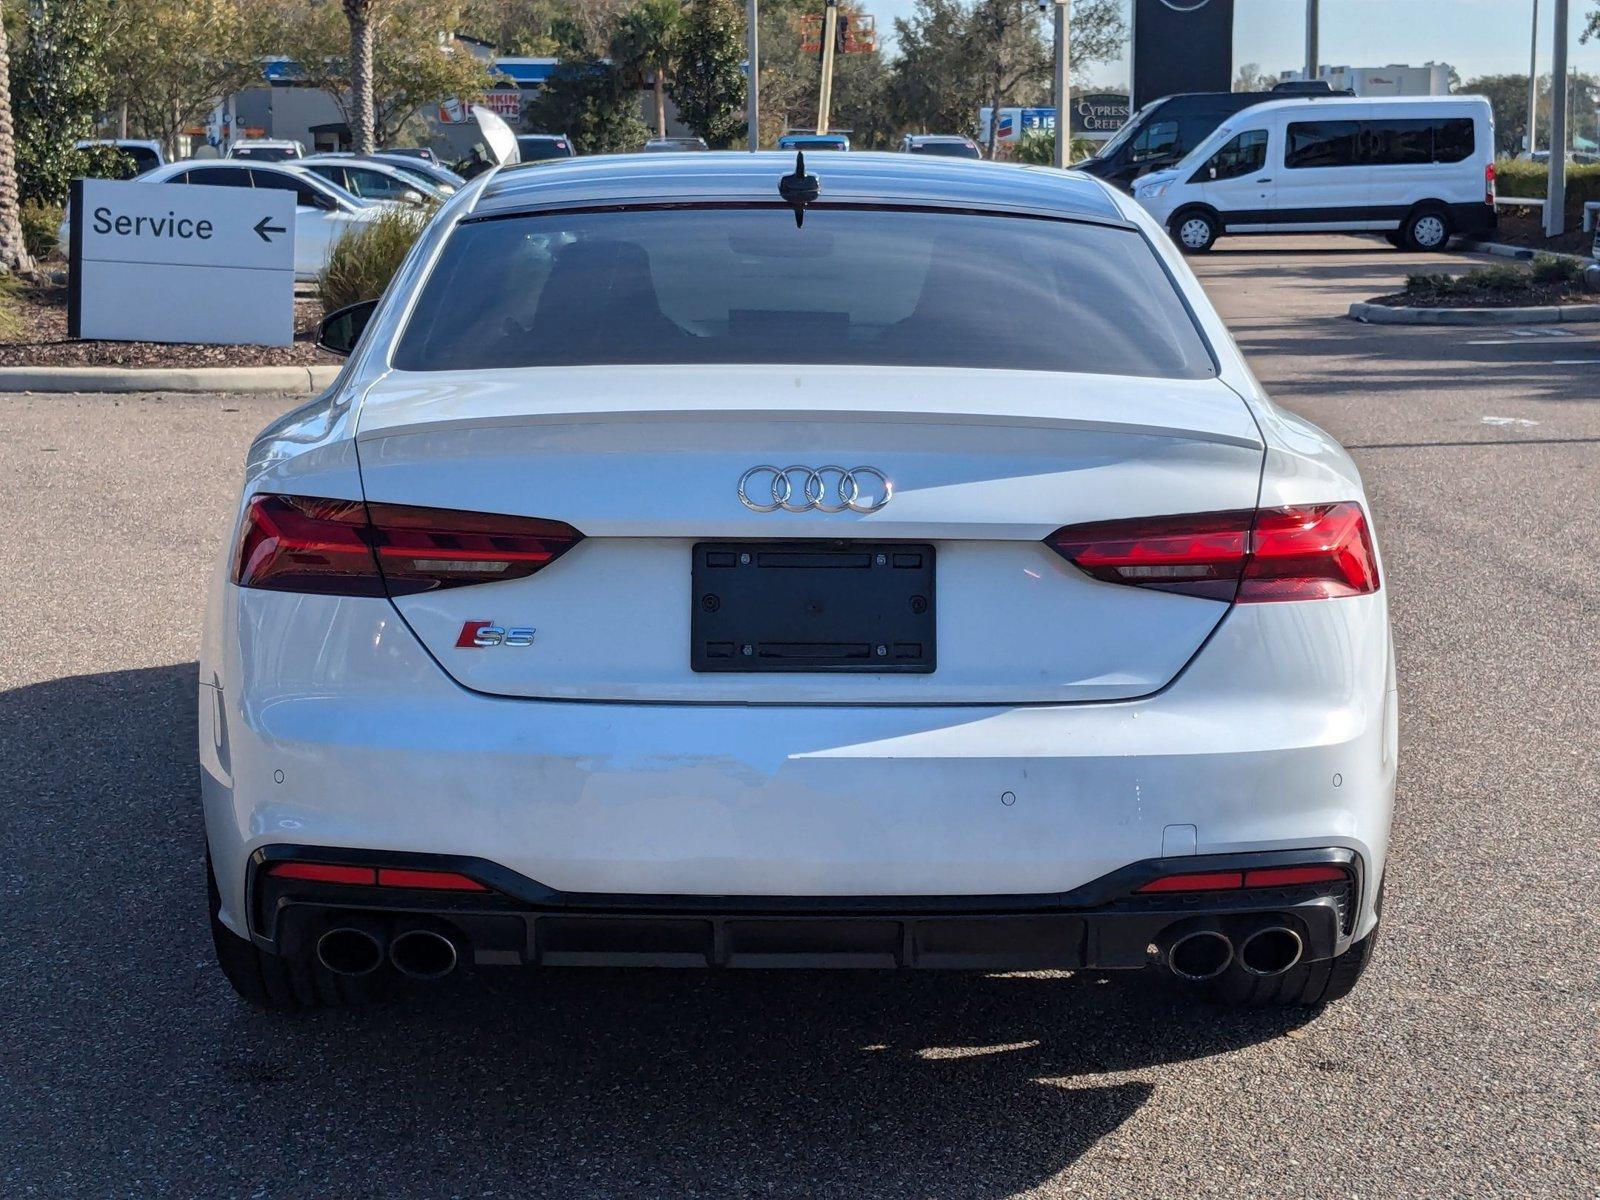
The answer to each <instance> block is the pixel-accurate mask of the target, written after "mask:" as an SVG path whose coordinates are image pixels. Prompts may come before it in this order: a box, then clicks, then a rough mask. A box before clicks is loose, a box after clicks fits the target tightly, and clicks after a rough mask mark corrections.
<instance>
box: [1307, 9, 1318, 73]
mask: <svg viewBox="0 0 1600 1200" xmlns="http://www.w3.org/2000/svg"><path fill="white" fill-rule="evenodd" d="M1317 5H1318V0H1306V79H1307V81H1310V80H1313V79H1315V78H1316V77H1317V59H1318V58H1319V57H1320V53H1319V51H1318V49H1317Z"/></svg>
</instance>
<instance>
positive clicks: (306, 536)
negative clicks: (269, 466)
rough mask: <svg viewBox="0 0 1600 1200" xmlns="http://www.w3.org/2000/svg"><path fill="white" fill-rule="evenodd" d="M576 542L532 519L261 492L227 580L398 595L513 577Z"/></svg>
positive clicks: (571, 534) (571, 532) (564, 529)
mask: <svg viewBox="0 0 1600 1200" xmlns="http://www.w3.org/2000/svg"><path fill="white" fill-rule="evenodd" d="M582 540H583V535H582V534H581V533H579V532H578V531H577V530H576V529H574V528H572V526H570V525H566V524H563V523H562V522H560V521H545V520H540V519H538V518H536V517H508V516H500V515H498V514H494V513H471V512H456V511H453V510H451V509H442V508H416V507H413V506H411V505H406V504H363V503H362V502H361V501H359V500H325V499H319V498H317V497H313V496H279V495H271V494H263V495H259V496H255V497H253V498H252V499H251V501H250V505H249V508H248V509H247V510H246V512H245V517H244V522H243V524H242V526H241V527H240V530H239V545H238V553H237V554H236V555H235V558H234V569H233V581H234V582H235V583H237V584H239V585H240V586H241V587H250V588H266V589H270V590H273V591H281V592H315V593H318V594H322V595H334V596H383V595H390V596H406V595H410V594H412V593H414V592H426V591H433V590H436V589H439V588H447V587H462V586H464V585H466V584H470V583H494V582H497V581H499V580H502V579H520V578H522V577H523V576H526V575H532V574H533V573H534V572H535V571H537V570H539V569H540V568H541V567H544V566H548V565H549V564H550V563H552V562H554V561H555V560H556V559H557V558H559V557H560V556H561V555H562V554H564V553H566V552H567V551H568V550H570V549H572V547H573V546H575V545H577V544H578V543H579V542H580V541H582Z"/></svg>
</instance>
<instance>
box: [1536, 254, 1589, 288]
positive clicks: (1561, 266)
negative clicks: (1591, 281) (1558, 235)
mask: <svg viewBox="0 0 1600 1200" xmlns="http://www.w3.org/2000/svg"><path fill="white" fill-rule="evenodd" d="M1582 274H1583V263H1582V262H1581V261H1580V260H1578V259H1576V258H1570V257H1568V256H1567V255H1565V254H1535V255H1534V256H1533V279H1534V282H1535V283H1576V282H1577V280H1578V277H1579V276H1580V275H1582Z"/></svg>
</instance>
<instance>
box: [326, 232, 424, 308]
mask: <svg viewBox="0 0 1600 1200" xmlns="http://www.w3.org/2000/svg"><path fill="white" fill-rule="evenodd" d="M430 215H431V214H429V213H427V212H423V211H421V210H417V209H405V208H392V209H385V210H384V211H383V212H381V213H379V214H378V215H377V216H376V217H374V218H373V219H372V220H370V221H368V222H366V223H365V224H362V225H357V226H355V227H354V228H353V229H351V230H350V232H348V233H346V234H345V235H344V236H343V237H342V238H340V239H339V241H338V242H337V243H335V245H334V247H333V253H332V254H330V255H329V256H328V265H327V266H325V267H323V268H322V274H321V275H319V276H318V277H317V294H318V295H319V296H320V297H321V299H322V311H323V312H328V313H331V312H333V311H334V309H337V308H343V307H344V306H345V305H347V304H355V303H357V302H359V301H361V300H376V299H377V298H378V297H379V296H381V295H383V289H384V288H386V287H388V286H389V280H391V279H393V278H394V273H395V272H396V271H398V270H399V269H400V264H401V263H402V262H404V261H405V257H406V254H407V253H408V252H409V251H410V250H411V246H412V243H414V242H415V241H416V240H417V235H418V234H420V233H421V232H422V229H423V226H425V225H426V224H427V223H428V217H429V216H430Z"/></svg>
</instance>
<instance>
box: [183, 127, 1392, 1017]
mask: <svg viewBox="0 0 1600 1200" xmlns="http://www.w3.org/2000/svg"><path fill="white" fill-rule="evenodd" d="M806 165H807V167H810V168H812V169H813V170H814V171H815V172H816V174H817V175H819V176H820V177H821V181H820V186H821V202H820V203H818V204H815V205H812V207H811V211H810V212H809V214H808V215H807V216H806V219H805V220H804V222H803V223H797V222H796V221H795V220H794V219H793V216H794V214H795V210H796V208H797V206H798V208H799V209H801V210H804V209H805V208H806V206H807V205H808V204H809V203H810V200H811V199H812V198H814V197H816V195H817V191H816V189H815V188H813V187H810V186H809V184H808V181H807V180H806V179H800V180H796V179H794V177H793V175H794V172H795V170H796V164H795V156H794V155H793V154H792V153H784V154H777V153H765V154H747V153H727V154H720V155H717V156H716V157H715V158H714V159H713V160H706V159H704V158H701V159H698V160H694V159H680V160H677V161H676V165H675V164H674V161H673V160H671V159H663V160H660V161H653V162H652V161H649V160H644V159H642V158H640V157H638V156H631V155H619V156H615V157H610V158H605V157H597V158H591V159H587V160H585V161H584V162H583V163H581V164H579V163H552V164H549V165H547V166H545V167H541V168H540V169H539V170H537V171H503V172H498V173H496V174H493V175H490V176H487V177H485V179H484V180H483V181H482V182H481V183H477V184H475V185H474V186H472V187H470V188H467V189H465V190H463V191H462V192H461V193H460V194H459V195H457V196H456V197H455V198H454V199H453V200H451V201H450V203H449V204H448V205H446V206H445V207H444V209H442V210H441V211H440V213H439V215H438V216H437V217H436V218H435V219H434V221H433V222H432V223H431V224H430V225H429V227H428V229H427V230H426V231H424V233H423V234H422V239H421V241H420V242H419V243H418V246H417V250H416V253H415V254H413V255H412V256H411V258H410V259H409V260H408V265H407V266H406V267H404V268H402V270H401V272H400V273H399V274H398V275H397V276H396V277H395V280H394V282H393V284H392V285H391V286H390V288H389V290H388V292H387V293H386V294H385V296H384V298H383V299H381V300H378V301H369V302H367V303H365V304H361V305H356V306H352V307H350V308H346V309H343V310H340V311H339V312H336V313H333V314H330V316H329V318H328V321H327V323H326V324H325V326H324V330H323V335H322V342H323V344H324V345H325V346H328V347H329V348H332V349H334V350H336V351H338V352H341V353H348V354H349V356H350V357H349V359H348V361H347V364H346V368H345V371H344V373H343V375H342V376H341V381H340V383H339V384H338V385H337V386H336V387H334V388H333V389H331V390H330V391H329V392H327V393H326V394H325V395H324V396H323V397H322V398H321V399H319V400H317V401H314V402H312V403H310V404H308V405H304V406H302V407H300V408H298V409H296V410H294V411H293V412H290V413H288V414H287V415H285V416H284V417H281V418H280V419H279V420H277V421H276V422H274V423H273V424H272V425H271V426H269V427H268V428H267V429H266V430H264V431H263V432H262V434H261V435H260V436H259V437H258V438H257V440H256V442H255V444H254V445H253V446H252V448H251V450H250V451H249V454H248V456H247V460H246V461H247V464H248V465H247V467H246V471H245V476H244V480H243V486H242V490H241V492H240V494H239V496H238V500H237V505H236V508H235V512H234V522H233V525H234V528H233V533H232V536H231V537H230V538H229V541H228V545H227V546H226V547H225V548H222V549H221V552H220V553H219V555H218V561H217V568H216V573H215V576H214V579H213V582H212V585H211V588H210V603H209V606H208V610H207V614H206V619H205V631H204V634H203V636H202V644H201V650H200V662H199V670H198V675H199V695H200V702H199V705H198V719H199V728H198V753H199V763H200V788H201V798H202V805H203V809H204V818H205V834H206V841H207V846H208V851H209V853H208V856H207V861H208V864H209V869H210V871H211V873H212V885H211V890H210V909H209V912H208V913H207V916H208V918H209V920H210V923H211V928H212V935H213V938H214V941H215V945H216V950H217V955H218V959H219V961H220V963H221V966H222V969H223V971H224V972H225V974H226V975H227V977H228V978H229V980H230V981H231V982H232V984H233V986H234V987H235V988H236V989H237V990H238V992H239V993H240V995H242V996H244V997H245V998H247V999H248V1000H250V1001H252V1002H254V1003H256V1004H260V1005H265V1006H268V1007H276V1008H285V1009H292V1008H308V1007H313V1006H316V1005H323V1004H335V1003H344V1002H348V1001H352V1000H359V999H362V998H363V997H365V996H369V995H371V994H373V993H374V992H377V991H381V990H382V987H383V984H384V981H385V980H392V979H394V978H396V977H397V976H404V977H409V978H412V979H419V980H420V979H437V978H440V977H443V976H445V975H449V974H451V973H452V972H453V971H455V970H457V969H459V968H462V967H468V966H476V967H479V968H483V969H487V968H490V967H509V966H513V965H523V966H537V967H540V968H557V967H560V966H564V965H577V964H591V965H598V964H614V965H667V964H670V965H673V966H702V967H718V968H720V967H728V966H768V967H772V966H784V965H795V966H802V965H803V966H806V967H817V966H833V967H879V966H906V967H922V968H932V967H945V968H968V969H971V968H983V969H988V970H1005V969H1027V970H1041V969H1045V968H1063V969H1093V970H1116V969H1125V970H1131V971H1142V970H1146V969H1148V970H1149V971H1150V972H1151V973H1152V974H1154V973H1156V972H1165V973H1166V974H1167V975H1169V976H1171V977H1173V978H1175V979H1177V980H1179V981H1182V982H1183V983H1184V984H1185V985H1188V986H1191V987H1193V988H1196V989H1202V990H1204V989H1209V990H1210V992H1211V994H1213V995H1215V996H1216V997H1217V998H1218V999H1220V1000H1223V1001H1225V1002H1231V1003H1236V1004H1241V1005H1263V1004H1274V1005H1276V1004H1311V1005H1315V1004H1320V1003H1323V1002H1325V1001H1328V1000H1330V999H1335V998H1337V997H1339V996H1342V995H1344V994H1345V993H1346V992H1348V991H1349V990H1350V989H1351V987H1353V986H1354V984H1355V982H1356V979H1357V977H1358V976H1359V975H1360V974H1361V972H1362V970H1363V968H1364V967H1365V965H1366V963H1367V961H1368V959H1369V956H1370V954H1371V948H1372V946H1373V942H1374V933H1375V931H1376V929H1377V926H1378V920H1379V909H1378V897H1379V895H1380V892H1381V888H1382V882H1383V878H1384V866H1385V862H1386V853H1387V847H1388V842H1389V824H1390V811H1391V805H1392V802H1393V796H1394V782H1395V754H1396V751H1395V737H1396V734H1395V729H1396V699H1395V684H1394V678H1395V676H1394V655H1393V650H1392V648H1391V644H1390V634H1389V620H1388V614H1387V608H1386V602H1387V595H1386V591H1385V589H1384V588H1383V586H1382V581H1381V567H1380V559H1379V553H1378V547H1377V545H1376V542H1375V540H1374V536H1373V530H1372V518H1371V515H1370V513H1369V509H1368V505H1367V501H1366V498H1365V496H1364V494H1363V491H1362V486H1361V480H1360V476H1359V474H1358V473H1357V471H1356V468H1355V465H1354V464H1353V463H1352V462H1351V460H1350V457H1349V456H1348V455H1347V454H1346V453H1345V452H1344V451H1343V450H1342V449H1340V447H1339V446H1338V445H1337V444H1336V443H1335V442H1334V441H1333V439H1332V438H1330V437H1329V436H1328V435H1327V434H1325V433H1323V432H1322V431H1321V430H1318V429H1316V428H1315V427H1314V426H1312V425H1310V424H1309V423H1307V422H1306V421H1304V420H1302V419H1300V418H1299V417H1297V416H1294V415H1292V414H1290V413H1288V412H1286V411H1284V410H1282V409H1280V408H1278V407H1277V406H1276V405H1274V404H1273V403H1272V401H1271V400H1270V399H1269V398H1268V397H1267V396H1266V395H1265V393H1264V392H1263V391H1262V389H1261V386H1260V384H1259V383H1258V382H1257V381H1256V380H1255V378H1254V377H1253V376H1252V374H1251V372H1250V369H1249V366H1248V365H1247V363H1246V362H1245V360H1244V358H1243V356H1242V355H1241V354H1240V352H1239V350H1238V348H1237V347H1236V346H1235V344H1234V342H1233V339H1232V338H1231V337H1230V336H1229V334H1228V330H1227V329H1226V327H1225V326H1224V325H1223V323H1222V321H1221V320H1220V318H1219V317H1218V316H1217V314H1216V312H1215V311H1214V310H1213V308H1212V306H1211V303H1210V301H1209V300H1208V299H1207V297H1206V293H1205V292H1204V291H1203V290H1202V289H1201V288H1200V286H1199V284H1198V283H1197V282H1196V281H1195V279H1194V276H1193V274H1192V273H1191V272H1189V271H1188V270H1186V269H1184V267H1183V265H1182V262H1181V260H1180V258H1179V255H1178V252H1177V250H1176V249H1175V248H1174V247H1173V245H1172V243H1171V242H1170V240H1169V239H1168V238H1167V237H1166V236H1165V234H1164V233H1163V231H1162V229H1161V227H1160V226H1159V225H1157V224H1156V223H1155V222H1154V221H1153V220H1151V218H1150V217H1149V216H1148V214H1146V213H1145V212H1144V211H1143V210H1142V209H1141V208H1140V207H1139V206H1138V205H1137V204H1135V203H1134V202H1133V201H1132V200H1131V199H1130V198H1128V197H1126V196H1124V195H1122V194H1120V193H1118V192H1115V191H1114V190H1112V189H1110V188H1108V187H1107V186H1106V185H1104V184H1103V183H1101V182H1099V181H1097V180H1093V179H1089V178H1086V177H1084V176H1080V175H1074V174H1072V173H1070V172H1054V171H1021V170H1003V169H997V168H995V167H993V166H992V165H990V164H987V163H967V162H961V161H945V162H941V163H932V162H928V161H926V160H924V159H920V158H917V157H915V156H912V155H904V154H842V155H834V156H831V157H827V156H821V155H819V156H816V158H815V159H813V158H812V156H809V155H808V156H807V157H806ZM797 224H798V225H799V227H798V228H797ZM1041 330H1046V331H1048V336H1041V335H1040V331H1041ZM1130 1011H1131V1010H1130ZM1148 1011H1152V1012H1153V1011H1155V1010H1153V1009H1152V1010H1148ZM1161 1013H1162V1019H1167V1017H1166V1010H1165V1009H1162V1010H1161ZM1208 1020H1209V1018H1208ZM1212 1023H1213V1024H1215V1022H1214V1021H1212ZM1252 1027H1253V1028H1257V1027H1259V1026H1257V1025H1253V1026H1252Z"/></svg>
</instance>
